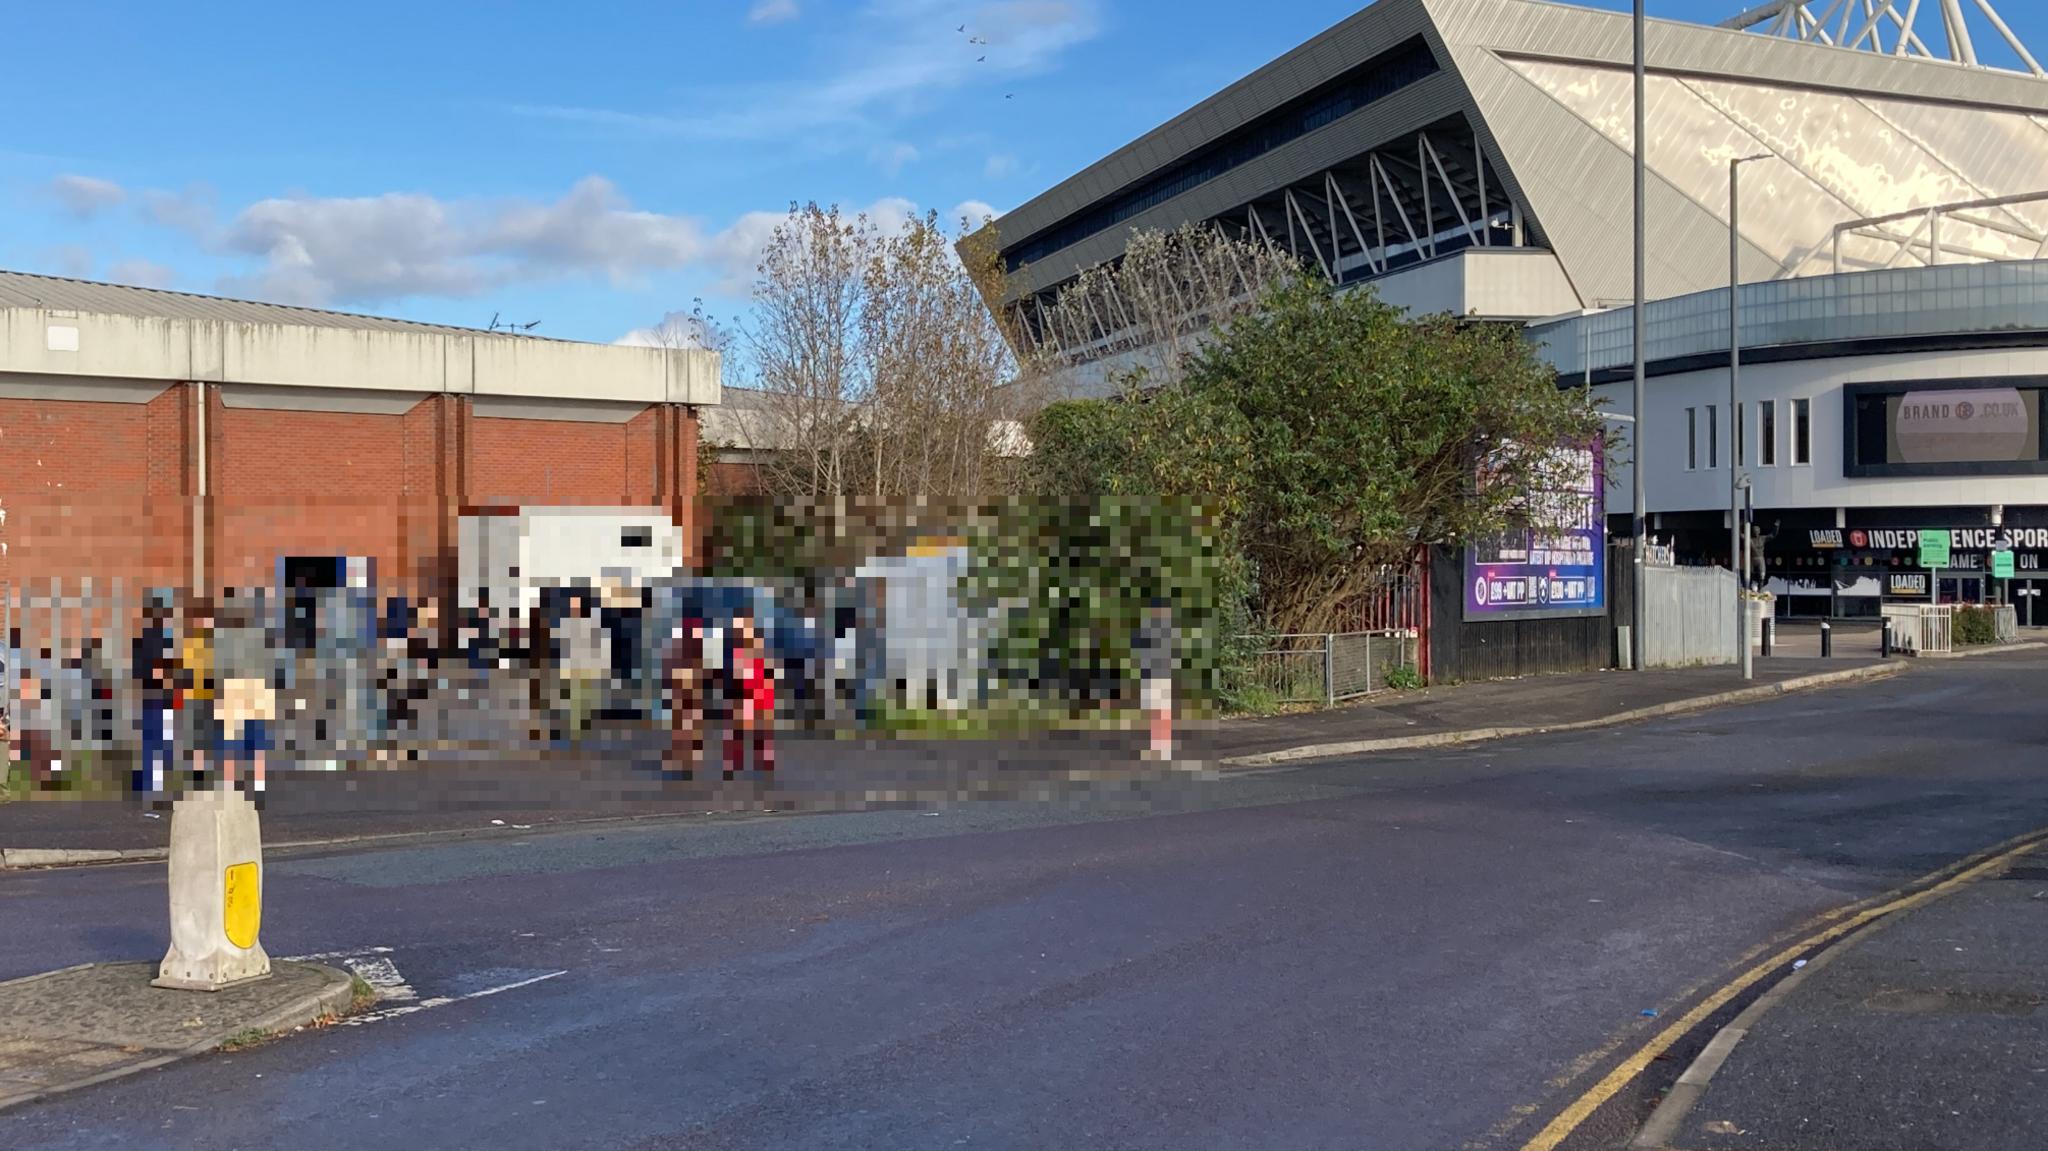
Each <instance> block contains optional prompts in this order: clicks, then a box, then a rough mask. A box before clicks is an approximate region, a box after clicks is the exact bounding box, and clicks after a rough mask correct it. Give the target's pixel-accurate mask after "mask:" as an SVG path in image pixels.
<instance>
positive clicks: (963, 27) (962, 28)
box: [958, 24, 967, 32]
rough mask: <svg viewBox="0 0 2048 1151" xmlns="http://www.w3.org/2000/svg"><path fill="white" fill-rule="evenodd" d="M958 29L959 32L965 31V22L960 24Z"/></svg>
mask: <svg viewBox="0 0 2048 1151" xmlns="http://www.w3.org/2000/svg"><path fill="white" fill-rule="evenodd" d="M958 30H959V31H961V32H965V31H967V25H965V24H962V25H960V27H959V29H958Z"/></svg>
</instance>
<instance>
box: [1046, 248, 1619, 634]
mask: <svg viewBox="0 0 2048 1151" xmlns="http://www.w3.org/2000/svg"><path fill="white" fill-rule="evenodd" d="M1178 375H1179V376H1180V382H1179V383H1178V384H1169V385H1165V386H1160V387H1155V388H1149V389H1147V388H1142V387H1134V388H1131V389H1128V390H1126V391H1125V393H1124V394H1123V395H1121V396H1120V397H1118V398H1116V399H1114V400H1109V401H1087V400H1082V401H1066V402H1063V403H1056V404H1051V405H1048V406H1047V407H1046V408H1045V409H1044V410H1043V411H1041V412H1039V413H1038V415H1037V417H1036V418H1035V419H1034V421H1033V423H1032V425H1031V430H1032V438H1033V440H1034V442H1035V444H1036V445H1037V452H1036V453H1035V455H1034V457H1033V459H1032V461H1031V469H1030V482H1031V484H1032V487H1033V490H1035V491H1038V492H1040V493H1042V494H1045V495H1048V496H1053V495H1065V496H1135V495H1151V496H1160V497H1178V498H1184V499H1188V500H1192V501H1195V502H1196V503H1198V504H1200V505H1201V506H1204V507H1208V508H1213V509H1215V511H1216V514H1217V515H1218V516H1219V517H1220V518H1221V522H1222V524H1223V525H1224V538H1226V539H1227V540H1228V541H1229V543H1230V546H1231V547H1232V548H1233V549H1235V551H1236V552H1237V555H1238V560H1239V564H1238V566H1236V567H1234V568H1233V567H1230V566H1225V567H1221V568H1219V569H1218V571H1219V573H1220V574H1222V575H1223V576H1226V577H1228V578H1231V579H1233V580H1235V581H1237V586H1238V587H1240V588H1241V589H1242V590H1243V592H1244V594H1245V595H1246V597H1247V599H1248V602H1249V607H1250V609H1251V610H1252V612H1253V613H1254V614H1255V616H1256V619H1257V626H1258V628H1260V629H1262V630H1264V631H1267V632H1270V633H1296V632H1310V633H1313V632H1324V631H1339V630H1343V629H1344V628H1345V627H1346V626H1347V625H1348V622H1349V621H1350V620H1351V619H1353V618H1355V612H1356V609H1357V607H1358V606H1359V604H1360V603H1361V602H1362V601H1363V600H1364V599H1365V598H1366V597H1367V596H1368V595H1370V594H1371V593H1372V592H1374V591H1375V590H1377V589H1378V588H1379V587H1380V586H1381V585H1382V584H1383V582H1384V581H1385V580H1387V579H1390V578H1393V577H1395V576H1397V575H1399V574H1400V573H1402V572H1404V571H1405V570H1406V569H1407V566H1408V562H1409V559H1410V557H1411V556H1412V555H1413V554H1414V552H1415V550H1416V549H1417V548H1418V547H1420V546H1422V545H1427V544H1439V543H1442V544H1463V543H1469V542H1471V541H1473V540H1476V539H1478V538H1480V537H1482V536H1485V535H1487V534H1489V533H1491V532H1495V531H1499V530H1502V529H1504V528H1507V527H1510V526H1514V525H1517V524H1526V525H1533V526H1538V527H1540V526H1543V525H1544V524H1545V523H1548V522H1549V521H1550V520H1553V519H1557V518H1560V517H1562V516H1564V515H1565V514H1568V512H1569V511H1570V509H1568V508H1566V507H1564V506H1563V505H1562V504H1561V503H1560V502H1559V501H1558V500H1556V499H1554V498H1545V497H1546V495H1547V494H1548V493H1550V492H1553V491H1558V490H1564V489H1565V488H1566V487H1567V486H1568V485H1567V484H1566V483H1564V482H1562V481H1563V478H1564V477H1563V476H1562V474H1561V470H1562V469H1564V468H1567V467H1569V466H1570V465H1571V460H1570V458H1569V456H1568V454H1567V453H1561V452H1559V451H1558V450H1557V449H1558V448H1560V447H1562V446H1565V445H1569V444H1574V443H1590V442H1595V441H1596V440H1597V439H1598V437H1599V435H1600V432H1599V427H1600V425H1599V422H1598V420H1597V419H1596V418H1595V417H1594V416H1593V414H1592V408H1591V404H1590V400H1589V398H1588V397H1587V396H1586V395H1584V394H1583V393H1580V392H1575V391H1574V392H1566V391H1561V390H1559V389H1558V387H1557V386H1556V383H1555V377H1554V375H1553V374H1552V373H1551V372H1550V371H1549V370H1548V369H1547V368H1545V367H1544V366H1543V365H1542V364H1541V363H1540V362H1539V361H1538V360H1537V359H1536V357H1535V353H1534V350H1533V349H1532V348H1530V347H1529V346H1528V345H1527V344H1526V343H1525V342H1524V341H1523V340H1522V339H1521V338H1520V336H1519V335H1518V334H1517V333H1516V332H1514V331H1513V330H1511V329H1507V328H1501V327H1496V326H1489V325H1478V324H1470V323H1463V322H1460V321H1458V320H1456V319H1454V318H1452V317H1449V316H1432V317H1426V318H1424V319H1421V320H1417V321H1409V320H1408V319H1406V317H1405V316H1404V314H1403V313H1402V311H1401V310H1400V309H1398V308H1394V307H1392V306H1389V305H1387V304H1385V303H1383V302H1381V301H1380V300H1378V299H1377V298H1376V297H1375V296H1374V295H1373V293H1372V292H1371V291H1370V290H1369V289H1367V290H1360V291H1340V290H1338V289H1335V288H1333V287H1331V286H1330V285H1329V284H1327V283H1325V282H1322V281H1320V280H1316V279H1313V278H1310V277H1307V276H1294V277H1291V278H1285V279H1281V280H1278V281H1276V282H1275V283H1274V284H1273V285H1272V286H1270V287H1269V288H1268V289H1267V290H1265V291H1264V292H1263V293H1261V295H1260V297H1259V300H1258V301H1257V306H1256V307H1254V308H1246V309H1244V310H1242V311H1241V312H1239V313H1238V314H1237V315H1236V316H1235V318H1234V319H1233V320H1232V322H1231V325H1230V327H1229V328H1228V329H1216V330H1214V331H1212V333H1211V335H1210V336H1209V338H1208V340H1207V341H1206V342H1205V343H1203V344H1202V346H1201V347H1200V348H1199V349H1197V350H1196V351H1194V352H1193V353H1192V354H1189V355H1187V356H1186V357H1185V359H1184V360H1183V362H1182V363H1181V366H1180V368H1179V370H1178Z"/></svg>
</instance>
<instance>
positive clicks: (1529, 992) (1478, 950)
mask: <svg viewBox="0 0 2048 1151" xmlns="http://www.w3.org/2000/svg"><path fill="white" fill-rule="evenodd" d="M2035 654H2036V653H2013V654H2007V655H1998V656H1990V657H1986V658H1981V659H1973V660H1961V661H1955V662H1953V663H1945V664H1936V663H1933V662H1932V661H1930V662H1929V663H1928V664H1925V665H1922V666H1918V667H1916V668H1914V669H1913V671H1912V672H1911V673H1910V674H1908V675H1905V676H1901V677H1899V678H1896V679H1891V680H1886V681H1881V682H1877V683H1873V684H1869V685H1865V686H1858V687H1852V688H1847V689H1842V690H1837V691H1828V692H1820V693H1813V694H1804V695H1794V696H1789V697H1786V698H1783V699H1780V700H1775V701H1772V702H1769V703H1764V704H1759V705H1753V706H1747V707H1742V708H1734V709H1725V710H1720V711H1715V712H1710V713H1704V714H1700V715H1694V716H1688V717H1682V718H1678V719H1674V720H1670V721H1664V722H1657V723H1649V724H1641V725H1636V726H1631V727H1626V728H1619V729H1612V730H1606V731H1598V732H1581V733H1571V734H1564V735H1556V736H1545V737H1534V738H1528V739H1521V740H1515V741H1507V742H1500V743H1494V744H1486V745H1478V746H1474V747H1471V748H1466V749H1460V750H1453V751H1445V752H1436V753H1428V754H1415V755H1408V756H1399V757H1395V756H1376V757H1372V758H1369V759H1363V760H1356V761H1340V762H1334V763H1323V764H1315V765H1309V766H1303V767H1295V768H1288V769H1278V770H1271V771H1264V772H1257V773H1233V774H1230V775H1227V776H1224V777H1222V778H1195V779H1180V780H1151V781H1131V780H1125V781H1116V782H1112V783H1110V784H1107V785H1105V787H1104V788H1103V790H1102V793H1100V794H1093V795H1087V794H1081V793H1076V792H1074V791H1071V790H1069V791H1067V792H1065V793H1063V798H1061V799H1060V800H1058V801H1056V802H1023V803H983V804H968V805H961V806H953V807H947V808H943V809H940V810H937V811H936V812H934V813H927V812H918V811H868V812H856V813H848V814H838V815H780V816H737V815H722V816H717V817H708V818H705V819H703V820H693V821H667V822H658V823H648V824H644V825H629V826H620V825H611V826H608V827H603V828H591V829H580V830H565V831H554V832H549V831H547V830H546V829H543V828H536V829H535V834H534V836H533V837H532V838H530V839H527V840H520V841H512V842H505V841H494V842H485V843H477V842H472V843H461V844H453V845H448V846H435V847H409V848H401V849H392V850H385V851H374V852H359V853H353V854H336V855H331V856H300V857H293V858H288V859H280V860H277V861H275V862H274V863H273V864H272V866H271V868H270V879H269V884H268V888H269V890H268V892H267V910H266V918H265V924H264V939H265V943H266V946H267V947H268V948H269V949H270V951H271V953H272V954H273V955H278V956H291V955H307V954H314V953H324V952H346V953H349V954H351V955H353V956H355V957H356V958H357V960H358V961H359V962H362V961H367V960H372V959H374V960H382V961H384V962H386V963H387V964H388V965H389V968H390V971H391V973H392V976H393V977H394V978H399V977H402V979H403V980H404V982H405V984H406V985H407V988H408V989H409V990H410V991H411V992H412V993H413V994H415V995H416V996H417V997H418V998H416V999H413V1000H410V1001H406V1000H399V1001H397V1006H399V1007H400V1008H404V1007H408V1006H411V1007H417V1006H418V1004H419V1003H421V1002H425V1001H429V1000H435V999H449V1000H453V1001H452V1002H447V1003H445V1004H441V1005H438V1006H433V1007H429V1008H425V1009H418V1010H412V1011H409V1012H402V1013H396V1014H387V1015H384V1016H383V1017H381V1018H376V1019H374V1020H373V1021H371V1022H367V1023H364V1024H363V1025H361V1026H355V1027H341V1028H332V1029H327V1030H323V1031H319V1032H314V1033H308V1034H305V1035H300V1036H296V1037H292V1038H290V1039H287V1040H283V1041H280V1042H277V1043H274V1044H270V1045H267V1046H263V1047H259V1048H256V1049H254V1050H250V1051H245V1052H241V1053H237V1054H231V1055H215V1056H209V1057H206V1058H203V1059H199V1060H194V1061H190V1062H187V1063H183V1064H180V1065H176V1066H174V1067H171V1068H167V1069H164V1070H162V1071H158V1072H152V1073H149V1074H147V1075H145V1076H141V1077H137V1078H132V1079H128V1080H125V1081H122V1082H119V1083H115V1084H111V1085H106V1086H102V1087H98V1088H92V1089H88V1090H86V1091H83V1092H80V1093H78V1094H75V1095H71V1096H68V1097H62V1098H59V1099H58V1100H55V1101H52V1102H50V1103H47V1104H41V1105H36V1106H32V1107H28V1108H25V1109H20V1110H17V1111H15V1112H12V1113H8V1114H0V1146H6V1147H9V1148H24V1149H26V1148H45V1147H51V1148H54V1147H81V1148H82V1147H104V1146H111V1145H115V1144H118V1145H121V1146H123V1147H208V1148H213V1147H220V1148H234V1147H242V1148H256V1147H294V1148H329V1147H334V1148H343V1147H367V1146H420V1147H429V1146H431V1147H476V1148H484V1147H489V1148H523V1147H534V1148H554V1147H625V1148H646V1149H653V1148H692V1149H696V1148H741V1147H744V1148H781V1147H802V1148H842V1147H844V1148H853V1147H887V1148H913V1147H931V1148H945V1147H968V1148H973V1147H1011V1148H1047V1147H1103V1148H1154V1147H1157V1148H1191V1147H1200V1148H1238V1147H1243V1148H1323V1147H1331V1148H1337V1147H1344V1148H1357V1147H1369V1148H1375V1149H1379V1148H1388V1149H1394V1148H1418V1149H1419V1148H1491V1147H1516V1146H1519V1145H1520V1144H1521V1142H1522V1141H1523V1140H1524V1139H1526V1138H1527V1137H1528V1136H1529V1135H1531V1134H1532V1133H1533V1131H1534V1129H1535V1128H1536V1127H1539V1126H1541V1124H1542V1123H1543V1122H1544V1121H1545V1120H1546V1119H1547V1118H1548V1116H1550V1115H1551V1114H1554V1113H1556V1112H1557V1111H1558V1110H1559V1109H1560V1108H1561V1107H1563V1106H1564V1105H1565V1104H1566V1103H1567V1102H1568V1101H1569V1100H1570V1099H1571V1098H1573V1097H1574V1096H1575V1095H1577V1094H1578V1092H1580V1091H1581V1090H1583V1089H1584V1087H1585V1086H1586V1084H1587V1083H1588V1082H1589V1081H1590V1079H1591V1078H1593V1077H1596V1076H1598V1075H1599V1074H1601V1073H1602V1071H1603V1069H1604V1067H1605V1066H1607V1065H1608V1064H1610V1063H1611V1062H1612V1061H1613V1059H1614V1058H1615V1053H1616V1052H1617V1051H1625V1050H1627V1049H1628V1047H1629V1046H1630V1045H1631V1041H1632V1040H1634V1041H1640V1039H1641V1038H1642V1037H1644V1036H1646V1035H1647V1034H1648V1033H1649V1032H1650V1030H1651V1029H1653V1028H1655V1027H1657V1026H1659V1024H1660V1020H1659V1019H1652V1018H1649V1017H1647V1016H1645V1015H1644V1014H1643V1012H1645V1011H1651V1010H1654V1011H1658V1012H1661V1013H1662V1017H1663V1018H1668V1017H1669V1016H1670V1015H1671V1014H1672V1013H1673V1011H1674V1010H1676V1009H1678V1008H1680V1007H1682V1006H1683V1005H1684V1004H1685V1003H1687V1002H1688V1001H1689V999H1691V998H1692V997H1693V996H1695V995H1696V994H1697V993H1698V992H1699V990H1700V989H1701V988H1702V987H1707V986H1711V985H1712V984H1714V983H1716V982H1717V981H1718V980H1720V979H1721V978H1723V977H1724V976H1725V975H1726V974H1727V973H1728V972H1729V971H1730V970H1731V969H1732V966H1733V965H1735V964H1736V963H1738V961H1739V960H1741V958H1742V957H1743V956H1744V955H1745V954H1746V953H1747V952H1749V951H1750V950H1751V949H1753V948H1754V947H1756V946H1757V945H1758V944H1760V943H1762V942H1764V941H1766V940H1768V939H1770V938H1772V937H1774V936H1776V935H1778V934H1779V933H1782V932H1784V931H1787V930H1789V929H1791V928H1793V927H1794V926H1795V925H1797V924H1799V923H1800V922H1802V921H1804V920H1806V919H1807V918H1809V917H1810V916H1812V915H1814V914H1816V913H1818V912H1821V911H1824V910H1826V909H1829V908H1833V907H1838V906H1840V905H1842V904H1844V903H1846V902H1849V901H1852V900H1855V899H1858V898H1861V897H1863V896H1865V895H1869V894H1872V893H1875V892H1878V891H1882V890H1885V889H1887V888H1890V887H1892V886H1894V885H1896V884H1898V883H1901V882H1904V881H1906V880H1908V879H1911V878H1913V877H1915V876H1918V875H1921V874H1923V873H1925V872H1928V871H1931V870H1933V869H1935V868H1937V867H1940V866H1942V865H1944V864H1946V863H1948V862H1950V861H1952V860H1954V859H1956V858H1957V857H1960V856H1962V855H1965V854H1967V853H1969V852H1971V851H1974V850H1977V849H1979V848H1982V847H1984V846H1987V845H1989V844H1991V843H1993V842H1995V841H1997V840H2000V839H2003V838H2005V837H2007V836H2011V835H2015V834H2018V833H2020V832H2022V831H2027V830H2031V829H2033V828H2036V827H2039V826H2042V825H2044V824H2048V771H2043V770H2042V755H2041V748H2042V744H2043V741H2044V737H2048V715H2044V714H2043V708H2042V704H2041V700H2042V699H2043V695H2042V692H2041V690H2040V687H2039V684H2040V682H2041V680H2042V677H2043V675H2044V674H2048V660H2044V659H2040V658H2034V656H2035ZM162 900H163V873H162V869H161V868H160V867H158V866H122V867H109V868H95V869H76V870H68V871H50V872H29V873H15V874H10V875H5V876H0V978H7V977H13V976H16V975H22V974H28V973H31V972H34V971H40V970H46V969H49V968H53V967H58V966H63V965H66V964H70V963H78V962H84V961H87V960H95V959H115V958H135V957H147V956H154V955H156V954H160V953H161V950H162V948H163V946H164V943H165V939H166V933H165V928H164V922H163V921H164V910H163V903H162ZM375 947H383V948H389V949H390V950H389V951H382V952H375V953H372V952H370V951H369V949H371V948H375ZM557 972H559V973H560V974H556V973H557ZM499 988H504V989H505V990H502V991H497V990H496V989H499ZM479 992H493V993H492V994H488V995H483V996H478V993H479ZM461 996H474V997H473V998H467V999H464V998H459V997H461ZM1674 1073H1675V1072H1674ZM1626 1119H1627V1116H1622V1117H1620V1118H1615V1117H1614V1116H1609V1117H1607V1118H1606V1119H1605V1120H1603V1122H1606V1123H1608V1124H1609V1125H1610V1127H1611V1126H1612V1124H1613V1123H1616V1122H1625V1121H1626ZM1618 1133H1619V1131H1618V1130H1612V1129H1606V1128H1602V1127H1601V1126H1600V1123H1597V1122H1596V1123H1594V1124H1592V1125H1589V1127H1588V1128H1587V1129H1586V1132H1585V1133H1584V1134H1582V1136H1581V1139H1582V1143H1581V1144H1580V1145H1586V1146H1592V1145H1597V1141H1598V1139H1600V1138H1607V1137H1611V1136H1613V1135H1615V1134H1618Z"/></svg>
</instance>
